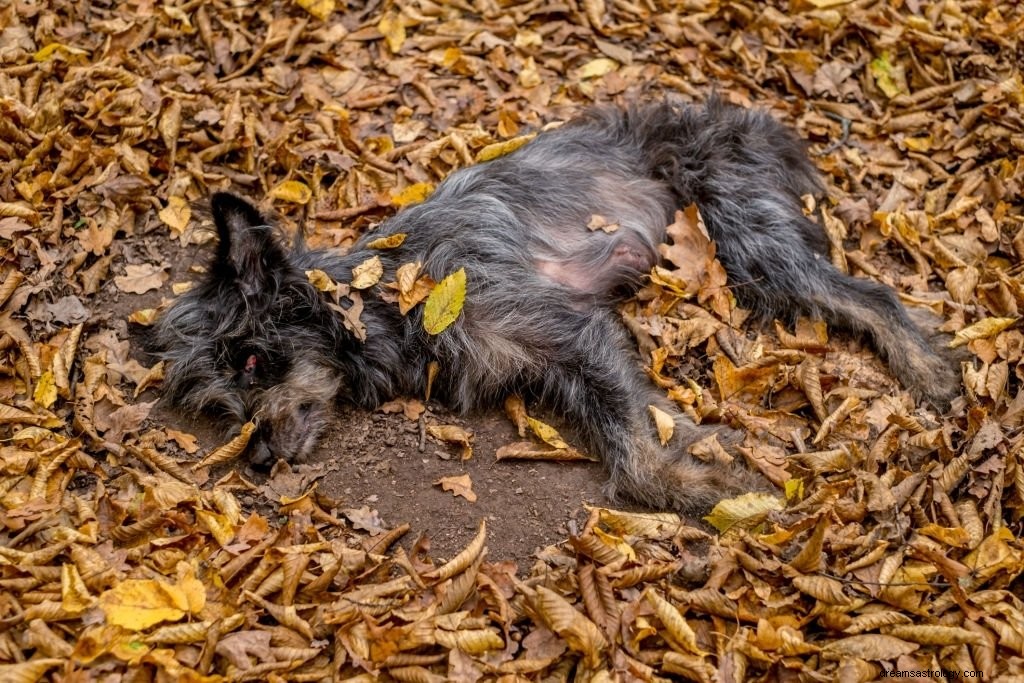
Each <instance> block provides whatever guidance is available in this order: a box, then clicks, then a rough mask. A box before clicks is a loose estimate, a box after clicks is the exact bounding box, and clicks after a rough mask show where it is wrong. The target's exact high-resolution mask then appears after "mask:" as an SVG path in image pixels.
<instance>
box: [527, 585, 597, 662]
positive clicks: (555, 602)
mask: <svg viewBox="0 0 1024 683" xmlns="http://www.w3.org/2000/svg"><path fill="white" fill-rule="evenodd" d="M533 602H534V608H535V609H536V610H537V613H538V615H539V616H540V618H541V619H542V620H543V621H544V623H545V624H546V625H547V627H548V628H549V629H551V630H552V631H554V632H555V633H557V634H558V635H559V636H561V637H562V638H563V639H564V640H565V642H566V643H567V644H568V645H569V648H570V649H572V650H573V651H574V652H579V653H580V654H582V655H583V657H584V661H585V662H586V664H587V666H589V667H592V668H596V667H597V666H598V664H599V663H600V662H601V661H602V659H604V656H605V651H606V648H607V647H608V641H606V640H605V638H604V636H603V635H602V634H601V630H600V629H599V628H598V627H597V625H596V624H595V623H594V622H592V621H591V620H590V619H588V618H586V617H585V616H583V614H581V613H580V612H579V611H577V610H576V609H575V608H574V607H573V606H572V604H570V603H569V602H568V601H566V600H565V598H563V597H562V596H560V595H558V594H557V593H555V592H554V591H552V590H550V589H548V588H545V587H544V586H538V587H537V592H536V596H535V597H534V600H533Z"/></svg>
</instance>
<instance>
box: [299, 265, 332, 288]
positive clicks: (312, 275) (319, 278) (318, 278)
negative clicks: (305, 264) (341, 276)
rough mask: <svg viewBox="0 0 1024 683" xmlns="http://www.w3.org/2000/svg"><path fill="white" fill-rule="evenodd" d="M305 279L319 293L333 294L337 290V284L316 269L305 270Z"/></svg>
mask: <svg viewBox="0 0 1024 683" xmlns="http://www.w3.org/2000/svg"><path fill="white" fill-rule="evenodd" d="M306 279H307V280H309V284H311V285H313V286H314V287H316V288H317V289H318V290H319V291H321V292H334V291H336V290H337V289H338V283H337V282H335V281H334V280H332V279H331V276H330V275H328V274H327V273H325V272H324V271H322V270H320V269H318V268H314V269H313V270H307V271H306Z"/></svg>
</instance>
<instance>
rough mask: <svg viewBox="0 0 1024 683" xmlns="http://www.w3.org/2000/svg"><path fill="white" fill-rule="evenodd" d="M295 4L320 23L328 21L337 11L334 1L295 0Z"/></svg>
mask: <svg viewBox="0 0 1024 683" xmlns="http://www.w3.org/2000/svg"><path fill="white" fill-rule="evenodd" d="M295 4H296V5H298V6H299V7H301V8H302V9H304V10H306V11H307V12H309V13H310V14H312V15H313V16H314V17H316V18H317V19H319V20H320V21H327V19H328V18H329V17H330V16H331V14H333V13H334V9H335V3H334V0H295Z"/></svg>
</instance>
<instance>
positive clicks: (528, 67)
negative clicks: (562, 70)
mask: <svg viewBox="0 0 1024 683" xmlns="http://www.w3.org/2000/svg"><path fill="white" fill-rule="evenodd" d="M516 80H517V81H519V85H521V86H523V87H524V88H534V87H536V86H538V85H540V84H541V83H543V82H544V79H543V78H541V76H540V73H539V72H538V71H537V64H536V62H534V61H533V57H527V58H526V60H524V61H523V66H522V67H521V68H520V69H519V75H518V76H516Z"/></svg>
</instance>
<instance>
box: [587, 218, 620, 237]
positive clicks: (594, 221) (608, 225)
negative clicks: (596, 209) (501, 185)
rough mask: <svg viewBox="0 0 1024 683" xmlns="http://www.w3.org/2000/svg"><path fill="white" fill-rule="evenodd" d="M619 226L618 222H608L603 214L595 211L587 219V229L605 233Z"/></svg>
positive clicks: (611, 231)
mask: <svg viewBox="0 0 1024 683" xmlns="http://www.w3.org/2000/svg"><path fill="white" fill-rule="evenodd" d="M621 227H622V226H621V225H619V224H618V223H615V222H610V221H609V220H608V219H607V218H605V217H604V216H600V215H598V214H596V213H595V214H593V215H592V216H591V217H590V220H589V221H587V229H588V230H591V231H593V230H600V231H602V232H604V233H606V234H611V233H613V232H615V231H616V230H618V229H619V228H621Z"/></svg>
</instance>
